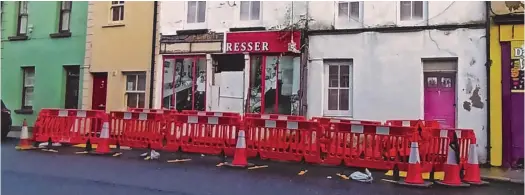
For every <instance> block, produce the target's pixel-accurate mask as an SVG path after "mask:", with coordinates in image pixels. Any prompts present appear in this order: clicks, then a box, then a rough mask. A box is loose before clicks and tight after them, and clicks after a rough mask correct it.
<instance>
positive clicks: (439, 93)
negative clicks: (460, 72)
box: [423, 59, 457, 128]
mask: <svg viewBox="0 0 525 195" xmlns="http://www.w3.org/2000/svg"><path fill="white" fill-rule="evenodd" d="M423 71H424V72H423V79H424V80H423V83H424V118H425V120H435V121H437V122H439V123H440V125H441V127H444V128H455V127H456V109H457V108H456V107H457V106H456V105H457V104H456V72H457V59H432V60H423Z"/></svg>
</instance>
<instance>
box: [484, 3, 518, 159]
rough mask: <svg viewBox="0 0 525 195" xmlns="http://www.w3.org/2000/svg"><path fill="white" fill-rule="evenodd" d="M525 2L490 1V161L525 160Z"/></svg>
mask: <svg viewBox="0 0 525 195" xmlns="http://www.w3.org/2000/svg"><path fill="white" fill-rule="evenodd" d="M523 10H524V9H523V1H498V2H495V1H493V2H491V6H490V14H491V27H490V60H491V62H492V63H491V66H490V77H489V78H490V146H491V148H490V164H491V165H492V166H505V167H509V166H515V165H516V164H517V163H519V162H521V163H523V154H524V151H523V145H524V144H523V137H524V136H523V132H524V126H523V125H524V122H523V118H524V115H523V107H524V105H523V102H524V101H523V100H524V96H523V95H524V83H523V82H524V81H523V77H524V73H523V70H524V63H523V58H524V52H525V51H524V47H523V33H524V32H523V22H524V20H523Z"/></svg>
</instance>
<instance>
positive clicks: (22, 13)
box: [16, 1, 28, 36]
mask: <svg viewBox="0 0 525 195" xmlns="http://www.w3.org/2000/svg"><path fill="white" fill-rule="evenodd" d="M27 4H28V2H27V1H19V2H18V23H17V30H16V35H18V36H24V35H26V34H27V18H28V14H27Z"/></svg>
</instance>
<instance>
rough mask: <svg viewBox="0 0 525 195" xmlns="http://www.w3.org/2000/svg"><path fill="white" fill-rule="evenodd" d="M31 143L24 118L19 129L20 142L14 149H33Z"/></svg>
mask: <svg viewBox="0 0 525 195" xmlns="http://www.w3.org/2000/svg"><path fill="white" fill-rule="evenodd" d="M33 148H34V147H33V145H31V140H30V139H29V131H28V130H27V121H26V119H24V122H23V123H22V129H21V131H20V142H19V143H18V146H16V149H19V150H28V149H33Z"/></svg>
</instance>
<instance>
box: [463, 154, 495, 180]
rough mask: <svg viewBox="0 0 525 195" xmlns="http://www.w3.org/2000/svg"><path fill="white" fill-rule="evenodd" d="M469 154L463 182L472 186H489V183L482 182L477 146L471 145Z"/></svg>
mask: <svg viewBox="0 0 525 195" xmlns="http://www.w3.org/2000/svg"><path fill="white" fill-rule="evenodd" d="M469 147H470V149H469V153H468V161H467V164H466V165H465V176H464V177H463V181H465V183H468V184H471V185H487V184H489V182H486V181H482V180H481V176H480V171H479V164H478V153H477V151H476V144H470V146H469Z"/></svg>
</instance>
